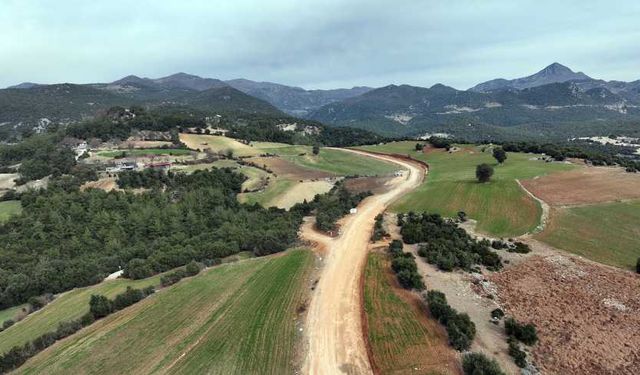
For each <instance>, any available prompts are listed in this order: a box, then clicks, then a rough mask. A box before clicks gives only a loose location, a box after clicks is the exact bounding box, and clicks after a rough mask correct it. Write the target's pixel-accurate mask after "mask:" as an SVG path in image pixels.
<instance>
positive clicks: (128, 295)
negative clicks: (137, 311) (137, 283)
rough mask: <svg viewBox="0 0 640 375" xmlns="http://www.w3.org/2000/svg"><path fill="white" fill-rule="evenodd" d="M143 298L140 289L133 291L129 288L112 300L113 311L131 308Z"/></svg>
mask: <svg viewBox="0 0 640 375" xmlns="http://www.w3.org/2000/svg"><path fill="white" fill-rule="evenodd" d="M144 297H145V295H144V293H143V292H142V290H140V289H133V288H131V287H130V286H128V287H127V290H126V291H124V292H123V293H120V294H118V295H117V296H116V297H115V298H114V299H113V303H112V306H113V311H119V310H122V309H124V308H125V307H127V306H131V305H133V304H134V303H136V302H138V301H140V300H142V299H143V298H144Z"/></svg>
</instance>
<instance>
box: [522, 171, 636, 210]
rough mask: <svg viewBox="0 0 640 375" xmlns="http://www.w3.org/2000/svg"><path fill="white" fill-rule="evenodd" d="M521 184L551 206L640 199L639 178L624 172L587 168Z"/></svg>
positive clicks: (524, 181)
mask: <svg viewBox="0 0 640 375" xmlns="http://www.w3.org/2000/svg"><path fill="white" fill-rule="evenodd" d="M521 183H522V185H524V187H525V188H526V189H527V190H528V191H530V192H531V193H532V194H533V195H535V196H536V197H538V198H540V199H542V200H543V201H545V202H547V203H548V204H550V205H552V206H565V205H579V204H591V203H602V202H612V201H618V200H628V199H638V198H640V175H638V174H635V173H627V172H625V171H624V170H623V169H621V168H611V167H585V168H579V169H576V170H572V171H568V172H562V173H553V174H550V175H548V176H544V177H540V178H535V179H531V180H522V181H521Z"/></svg>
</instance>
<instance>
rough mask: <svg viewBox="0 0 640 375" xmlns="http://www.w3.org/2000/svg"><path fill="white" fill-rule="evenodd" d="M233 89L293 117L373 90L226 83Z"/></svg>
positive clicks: (268, 83)
mask: <svg viewBox="0 0 640 375" xmlns="http://www.w3.org/2000/svg"><path fill="white" fill-rule="evenodd" d="M226 83H227V84H229V85H230V86H231V87H233V88H235V89H238V90H240V91H242V92H244V93H245V94H249V95H251V96H255V97H256V98H260V99H262V100H265V101H267V102H269V103H271V104H273V105H274V106H276V107H277V108H279V109H280V110H283V111H285V112H287V113H289V114H292V115H306V114H307V113H309V112H310V111H313V110H315V109H318V108H320V107H322V106H323V105H326V104H329V103H334V102H337V101H341V100H344V99H348V98H351V97H354V96H358V95H361V94H364V93H366V92H368V91H371V90H373V89H372V88H370V87H353V88H351V89H335V90H305V89H303V88H300V87H292V86H286V85H281V84H278V83H272V82H255V81H250V80H248V79H233V80H230V81H226Z"/></svg>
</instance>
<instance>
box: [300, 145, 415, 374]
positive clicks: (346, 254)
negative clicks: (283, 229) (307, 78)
mask: <svg viewBox="0 0 640 375" xmlns="http://www.w3.org/2000/svg"><path fill="white" fill-rule="evenodd" d="M348 151H349V152H355V153H359V154H362V155H366V156H369V157H372V158H376V159H381V160H386V161H390V162H393V163H396V164H398V165H399V166H400V167H402V168H403V169H405V170H407V171H408V172H405V173H404V175H403V176H402V177H398V178H394V179H393V180H391V181H390V182H389V183H390V185H391V187H390V190H389V191H388V192H386V193H384V194H380V195H374V196H371V197H368V198H367V199H365V200H364V201H363V202H362V203H361V204H360V205H359V206H358V212H357V213H356V214H353V215H349V216H347V217H346V218H344V219H343V220H342V221H341V222H340V224H341V235H340V236H338V237H336V238H330V237H328V236H324V235H321V234H319V233H317V232H315V231H313V230H311V229H310V228H309V226H304V227H303V230H302V237H303V238H304V239H307V240H309V241H312V242H319V243H320V245H321V246H322V247H323V248H324V251H325V252H324V267H323V269H322V270H321V273H320V279H319V281H318V284H317V286H316V289H315V292H314V293H313V296H312V299H311V302H310V305H309V313H308V316H307V324H306V335H307V340H308V342H307V344H308V345H307V350H308V354H307V357H306V358H305V363H304V373H307V374H341V373H342V374H369V373H372V370H371V366H370V363H369V358H368V356H367V348H366V345H365V342H364V338H363V327H362V320H361V313H362V299H361V290H360V279H361V277H362V273H363V270H364V264H365V261H366V257H367V246H368V243H369V238H370V236H371V231H372V229H373V223H374V218H375V216H376V215H377V214H379V213H381V212H383V211H384V210H385V208H386V207H387V206H388V205H389V204H390V203H391V202H392V201H393V200H394V199H396V198H399V197H401V196H402V195H403V194H405V193H406V192H408V191H410V190H412V189H414V188H416V187H417V186H419V185H420V183H421V182H422V180H423V178H424V175H425V170H424V169H423V168H421V167H419V166H417V165H414V164H412V163H410V162H407V161H404V160H401V159H396V158H394V157H391V156H382V155H373V154H368V153H365V152H361V151H356V150H348Z"/></svg>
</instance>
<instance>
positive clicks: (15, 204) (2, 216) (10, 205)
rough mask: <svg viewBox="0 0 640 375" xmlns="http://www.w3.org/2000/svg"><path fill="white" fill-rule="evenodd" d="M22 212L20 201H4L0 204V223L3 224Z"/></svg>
mask: <svg viewBox="0 0 640 375" xmlns="http://www.w3.org/2000/svg"><path fill="white" fill-rule="evenodd" d="M20 212H22V204H21V203H20V201H4V202H0V223H4V222H6V221H7V220H9V218H10V217H11V216H13V215H16V214H19V213H20Z"/></svg>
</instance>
